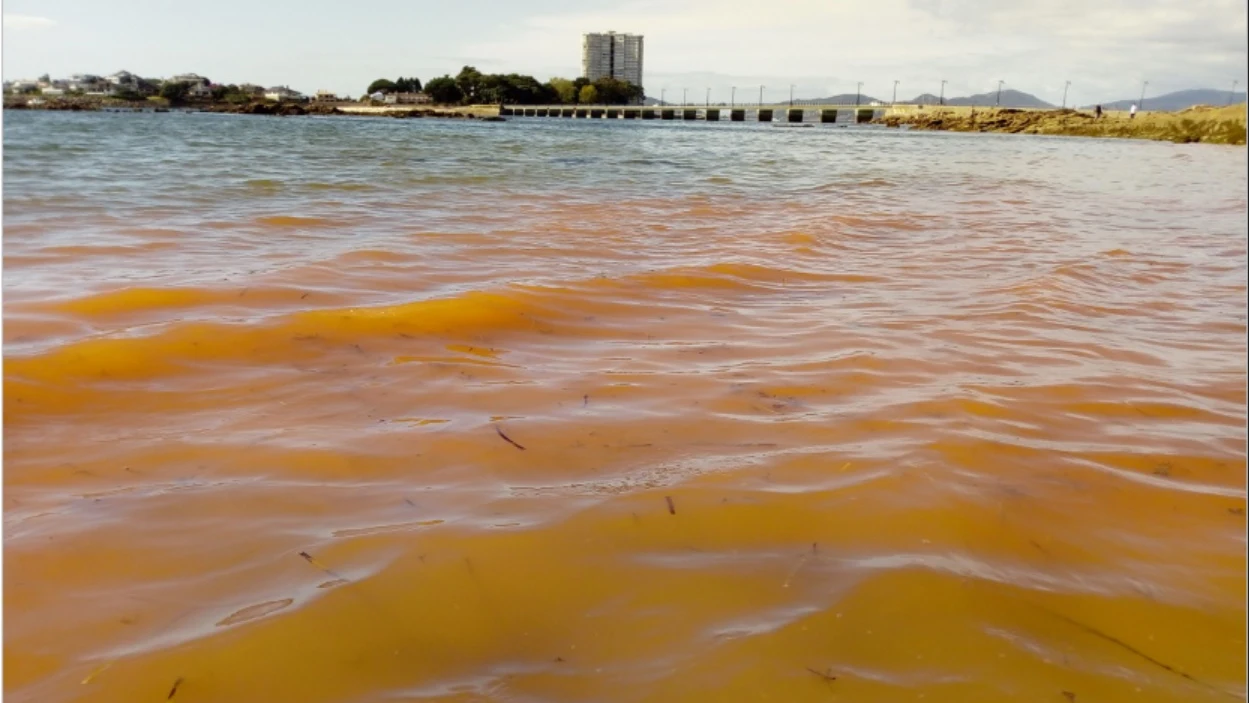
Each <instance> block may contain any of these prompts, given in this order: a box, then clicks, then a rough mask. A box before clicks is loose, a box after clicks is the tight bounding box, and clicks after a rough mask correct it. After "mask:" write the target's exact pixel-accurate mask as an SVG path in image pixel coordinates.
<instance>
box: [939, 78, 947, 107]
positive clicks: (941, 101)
mask: <svg viewBox="0 0 1249 703" xmlns="http://www.w3.org/2000/svg"><path fill="white" fill-rule="evenodd" d="M945 84H946V80H945V79H944V78H942V79H941V97H939V98H937V102H939V103H941V104H942V105H944V104H945Z"/></svg>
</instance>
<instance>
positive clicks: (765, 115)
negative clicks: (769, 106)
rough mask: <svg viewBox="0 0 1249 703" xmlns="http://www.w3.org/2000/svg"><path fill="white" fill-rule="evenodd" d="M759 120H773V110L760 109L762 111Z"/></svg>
mask: <svg viewBox="0 0 1249 703" xmlns="http://www.w3.org/2000/svg"><path fill="white" fill-rule="evenodd" d="M759 121H760V122H771V121H772V111H771V110H760V111H759Z"/></svg>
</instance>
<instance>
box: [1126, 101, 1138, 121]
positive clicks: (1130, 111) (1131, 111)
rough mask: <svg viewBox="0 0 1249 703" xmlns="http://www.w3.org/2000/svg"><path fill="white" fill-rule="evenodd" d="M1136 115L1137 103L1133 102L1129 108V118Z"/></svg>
mask: <svg viewBox="0 0 1249 703" xmlns="http://www.w3.org/2000/svg"><path fill="white" fill-rule="evenodd" d="M1133 117H1136V103H1132V107H1130V108H1128V119H1129V120H1130V119H1132V118H1133Z"/></svg>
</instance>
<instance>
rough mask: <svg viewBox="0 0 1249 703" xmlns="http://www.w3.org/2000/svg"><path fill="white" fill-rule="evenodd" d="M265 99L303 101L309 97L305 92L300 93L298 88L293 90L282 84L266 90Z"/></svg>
mask: <svg viewBox="0 0 1249 703" xmlns="http://www.w3.org/2000/svg"><path fill="white" fill-rule="evenodd" d="M265 99H266V100H273V101H275V102H281V101H283V100H287V101H300V102H302V101H304V100H306V99H307V98H305V97H304V95H303V93H300V92H299V91H298V90H291V89H290V88H289V87H287V86H284V85H280V86H276V87H273V88H270V89H268V90H266V91H265Z"/></svg>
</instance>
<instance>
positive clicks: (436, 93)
mask: <svg viewBox="0 0 1249 703" xmlns="http://www.w3.org/2000/svg"><path fill="white" fill-rule="evenodd" d="M425 94H426V95H428V96H429V97H430V98H431V99H432V100H433V101H434V102H436V103H441V104H444V105H448V104H451V103H458V102H460V101H461V100H463V99H464V91H462V90H460V86H459V84H458V83H456V80H455V79H454V78H452V77H451V76H443V77H441V78H434V79H432V80H430V81H429V82H428V83H426V84H425Z"/></svg>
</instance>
